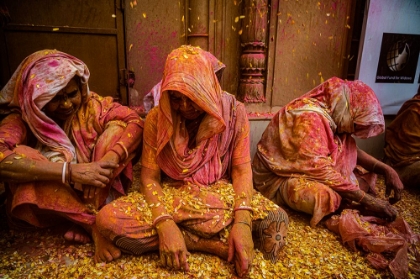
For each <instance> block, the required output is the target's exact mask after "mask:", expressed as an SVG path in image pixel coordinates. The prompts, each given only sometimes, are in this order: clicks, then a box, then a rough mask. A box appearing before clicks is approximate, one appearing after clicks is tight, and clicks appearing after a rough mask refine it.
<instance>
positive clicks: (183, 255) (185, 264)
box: [180, 251, 190, 271]
mask: <svg viewBox="0 0 420 279" xmlns="http://www.w3.org/2000/svg"><path fill="white" fill-rule="evenodd" d="M180 254H181V255H180V265H181V268H182V269H184V270H185V271H190V267H189V265H188V262H187V254H188V255H189V253H188V252H184V251H182V252H181V253H180Z"/></svg>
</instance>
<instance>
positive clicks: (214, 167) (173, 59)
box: [142, 46, 251, 185]
mask: <svg viewBox="0 0 420 279" xmlns="http://www.w3.org/2000/svg"><path fill="white" fill-rule="evenodd" d="M169 90H174V91H178V92H181V93H182V94H184V95H186V96H187V97H188V98H189V99H191V100H192V101H193V102H194V103H195V104H197V105H198V106H199V107H200V108H201V109H202V110H204V111H205V113H206V115H205V116H204V118H203V119H202V120H201V122H200V124H199V127H198V129H197V133H196V136H195V143H196V144H195V146H193V147H189V141H190V138H189V134H188V132H187V128H186V120H185V119H184V118H183V117H182V116H181V115H179V114H178V113H176V112H175V111H174V110H173V109H172V108H171V105H170V101H169V93H168V91H169ZM250 160H251V159H250V155H249V124H248V118H247V115H246V111H245V107H244V105H243V104H242V103H240V102H238V101H236V99H235V97H234V96H233V95H231V94H229V93H226V92H223V91H222V90H221V88H220V85H219V82H218V80H217V77H216V75H215V74H214V70H213V66H212V65H211V63H210V61H208V60H207V58H206V56H204V55H202V51H201V50H200V49H198V48H194V47H190V46H183V47H181V48H179V49H177V50H175V51H173V52H171V54H170V55H169V57H168V59H167V62H166V65H165V73H164V77H163V81H162V96H161V99H160V102H159V106H158V107H156V108H154V109H153V110H152V111H151V112H150V113H149V115H148V116H147V119H146V124H145V132H144V150H143V157H142V165H143V166H146V167H148V168H151V169H157V168H156V167H157V166H159V167H160V169H161V170H162V171H163V172H164V173H165V174H166V175H168V176H169V177H171V178H173V179H174V180H178V181H185V182H188V181H189V182H192V183H195V184H199V185H209V184H212V183H214V182H216V181H218V180H219V179H221V178H222V177H223V176H224V175H227V176H230V168H231V166H232V165H235V164H242V163H245V162H249V161H250Z"/></svg>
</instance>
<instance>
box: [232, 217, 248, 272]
mask: <svg viewBox="0 0 420 279" xmlns="http://www.w3.org/2000/svg"><path fill="white" fill-rule="evenodd" d="M250 225H251V224H250ZM228 243H229V254H228V262H232V260H234V264H235V269H236V273H237V274H238V276H239V277H243V276H244V275H246V274H248V272H249V269H250V267H251V265H252V260H253V259H254V242H253V241H252V232H251V228H250V227H249V226H247V225H246V224H244V223H234V225H233V226H232V230H231V231H230V234H229V239H228Z"/></svg>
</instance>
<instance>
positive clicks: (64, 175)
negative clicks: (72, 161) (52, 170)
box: [61, 162, 67, 184]
mask: <svg viewBox="0 0 420 279" xmlns="http://www.w3.org/2000/svg"><path fill="white" fill-rule="evenodd" d="M66 172H67V162H64V164H63V170H62V171H61V182H63V184H66Z"/></svg>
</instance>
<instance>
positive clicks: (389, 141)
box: [384, 95, 420, 167]
mask: <svg viewBox="0 0 420 279" xmlns="http://www.w3.org/2000/svg"><path fill="white" fill-rule="evenodd" d="M384 151H385V155H386V157H387V158H388V159H389V160H390V164H391V166H393V167H400V166H407V165H409V164H412V163H414V162H417V161H420V95H416V96H414V97H413V98H412V99H410V100H408V101H406V102H405V103H404V104H403V105H402V107H401V108H400V110H399V111H398V113H397V115H396V116H395V119H394V120H393V121H392V122H391V124H389V125H388V127H387V129H386V132H385V150H384Z"/></svg>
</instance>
